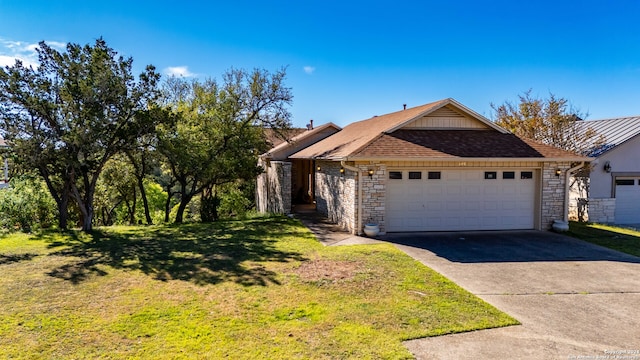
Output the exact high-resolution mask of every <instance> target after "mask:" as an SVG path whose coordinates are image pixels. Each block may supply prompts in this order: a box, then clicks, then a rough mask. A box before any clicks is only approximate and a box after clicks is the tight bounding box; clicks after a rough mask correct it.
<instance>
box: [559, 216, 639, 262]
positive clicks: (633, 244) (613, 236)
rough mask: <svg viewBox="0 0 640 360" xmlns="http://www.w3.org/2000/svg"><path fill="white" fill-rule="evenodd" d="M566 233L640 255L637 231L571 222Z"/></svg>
mask: <svg viewBox="0 0 640 360" xmlns="http://www.w3.org/2000/svg"><path fill="white" fill-rule="evenodd" d="M567 235H571V236H573V237H576V238H578V239H581V240H584V241H588V242H590V243H593V244H596V245H600V246H604V247H608V248H610V249H613V250H617V251H620V252H624V253H627V254H630V255H634V256H640V232H639V231H635V230H632V229H627V228H621V227H616V226H609V225H601V224H590V223H580V222H571V223H569V231H568V232H567Z"/></svg>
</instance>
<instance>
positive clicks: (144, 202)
mask: <svg viewBox="0 0 640 360" xmlns="http://www.w3.org/2000/svg"><path fill="white" fill-rule="evenodd" d="M142 180H143V179H142V178H138V187H139V188H140V197H142V205H143V206H144V217H145V218H146V220H147V225H152V224H153V220H152V219H151V213H150V212H149V201H148V200H147V191H146V190H145V189H144V182H143V181H142Z"/></svg>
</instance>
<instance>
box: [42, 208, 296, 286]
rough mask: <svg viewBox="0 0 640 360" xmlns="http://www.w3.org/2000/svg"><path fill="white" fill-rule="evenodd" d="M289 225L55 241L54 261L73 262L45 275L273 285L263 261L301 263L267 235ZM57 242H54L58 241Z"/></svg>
mask: <svg viewBox="0 0 640 360" xmlns="http://www.w3.org/2000/svg"><path fill="white" fill-rule="evenodd" d="M288 221H289V220H287V219H280V218H275V219H274V218H267V219H255V220H246V221H229V222H220V223H215V224H186V225H180V226H158V227H138V228H131V229H129V230H126V229H117V230H113V229H100V230H95V231H94V232H93V233H92V234H90V235H85V234H81V233H78V232H73V233H70V234H69V236H65V237H59V236H58V237H55V239H50V240H52V241H51V243H50V245H49V246H50V247H58V246H63V248H62V249H61V250H58V251H55V252H53V253H52V254H51V255H55V256H69V257H73V258H74V260H73V261H71V262H69V263H67V264H65V265H62V266H60V267H58V268H56V269H54V270H52V271H51V272H49V275H50V276H53V277H56V278H61V279H65V280H69V281H71V282H73V283H75V284H77V283H80V282H82V281H84V280H86V279H87V278H88V277H89V276H92V275H106V274H107V273H106V271H107V270H106V269H107V267H106V266H108V267H112V268H116V269H124V270H139V271H141V272H143V273H145V274H147V275H150V276H152V277H154V278H155V279H157V280H162V281H166V280H172V279H173V280H183V281H190V282H193V283H195V284H199V285H205V284H216V283H220V282H224V281H233V282H236V283H238V284H242V285H245V286H252V285H260V286H265V285H268V284H270V283H271V284H279V283H278V280H277V274H276V273H275V272H273V271H271V270H269V269H267V267H266V266H265V265H266V263H268V262H288V261H292V260H305V259H304V258H303V256H302V255H301V254H299V253H296V252H290V251H283V250H279V249H278V248H277V247H276V240H273V239H272V237H273V236H272V234H279V235H282V236H288V235H295V234H294V233H291V232H289V233H287V232H286V229H287V228H288V227H287V225H290V223H288ZM61 238H62V239H63V240H60V239H61Z"/></svg>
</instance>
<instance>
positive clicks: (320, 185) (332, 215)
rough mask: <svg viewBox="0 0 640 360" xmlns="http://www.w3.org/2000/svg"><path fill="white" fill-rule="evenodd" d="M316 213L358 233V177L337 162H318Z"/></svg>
mask: <svg viewBox="0 0 640 360" xmlns="http://www.w3.org/2000/svg"><path fill="white" fill-rule="evenodd" d="M316 166H319V167H320V171H316V176H315V178H316V188H315V197H316V211H317V212H318V213H320V214H322V215H324V216H326V217H327V218H328V219H329V220H330V221H332V222H334V223H336V224H338V225H340V226H341V227H343V228H344V229H345V230H347V231H350V232H351V233H357V232H358V229H356V222H357V219H356V218H357V211H356V209H357V206H358V198H357V176H356V174H355V173H354V172H353V171H350V170H348V169H345V171H344V173H340V168H341V165H340V163H339V162H337V161H316Z"/></svg>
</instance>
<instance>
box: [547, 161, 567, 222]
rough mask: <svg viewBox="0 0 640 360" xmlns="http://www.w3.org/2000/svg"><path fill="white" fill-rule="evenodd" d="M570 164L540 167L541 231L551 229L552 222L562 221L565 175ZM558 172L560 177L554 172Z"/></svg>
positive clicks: (549, 164) (551, 164)
mask: <svg viewBox="0 0 640 360" xmlns="http://www.w3.org/2000/svg"><path fill="white" fill-rule="evenodd" d="M570 168H571V164H570V163H568V162H561V163H555V162H545V163H543V165H542V179H541V181H542V203H541V206H540V208H541V210H542V211H541V212H542V213H541V218H540V226H541V228H542V229H543V230H548V229H551V225H553V221H554V220H563V219H564V204H565V190H566V189H565V179H566V177H565V174H566V172H567V170H568V169H570ZM557 170H560V176H557V175H556V171H557Z"/></svg>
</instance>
